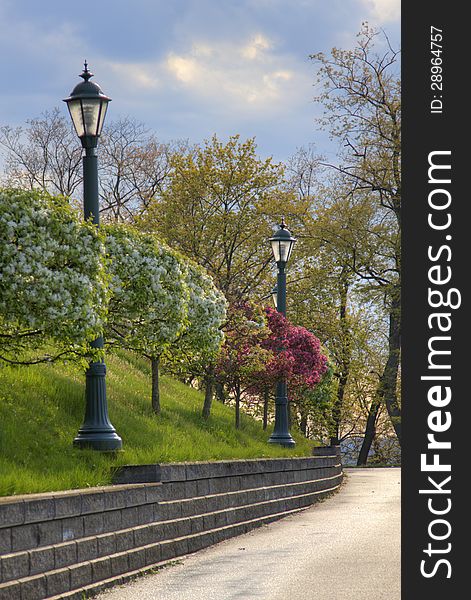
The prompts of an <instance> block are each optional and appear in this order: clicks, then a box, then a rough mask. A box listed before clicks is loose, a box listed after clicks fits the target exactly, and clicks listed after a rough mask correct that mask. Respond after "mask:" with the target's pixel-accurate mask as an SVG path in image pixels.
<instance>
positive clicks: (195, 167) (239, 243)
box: [140, 135, 305, 301]
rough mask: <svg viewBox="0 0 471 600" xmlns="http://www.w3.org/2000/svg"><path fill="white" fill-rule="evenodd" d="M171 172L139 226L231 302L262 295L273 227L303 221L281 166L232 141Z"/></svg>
mask: <svg viewBox="0 0 471 600" xmlns="http://www.w3.org/2000/svg"><path fill="white" fill-rule="evenodd" d="M171 167H172V171H171V174H170V176H169V182H168V185H167V187H166V189H164V190H163V191H162V193H161V194H160V195H157V196H156V197H155V199H154V201H153V202H151V203H150V205H149V209H148V211H147V213H146V214H145V215H143V218H142V219H141V221H140V225H141V226H142V227H143V228H144V229H146V230H151V231H155V232H157V233H158V234H159V235H160V236H161V237H162V238H163V239H164V240H165V241H166V242H167V243H168V244H170V245H171V246H172V247H174V248H176V249H178V250H180V251H181V252H183V253H184V254H185V255H186V256H188V257H190V258H192V259H193V260H195V261H196V262H197V263H198V264H200V265H201V266H203V267H204V268H205V269H206V270H207V272H208V273H209V274H210V275H211V277H213V279H214V281H215V283H216V285H217V287H218V288H219V289H220V290H221V291H222V292H223V293H224V295H225V296H226V298H228V300H229V301H238V300H240V299H246V298H248V296H249V295H250V294H253V293H254V292H257V293H258V295H259V296H260V295H262V296H263V295H265V294H266V288H267V287H268V284H267V283H266V279H267V275H268V266H269V264H270V263H271V260H272V259H271V255H270V249H269V247H268V245H267V243H266V240H267V238H268V237H270V234H271V232H272V226H273V225H274V224H275V223H277V222H278V220H279V218H280V216H281V215H282V214H285V215H286V216H289V217H290V219H291V220H292V221H295V219H297V221H298V222H299V218H298V215H299V214H300V213H301V212H302V211H303V210H304V209H305V206H304V204H303V203H296V202H295V198H294V195H293V194H289V193H288V192H286V191H283V190H282V189H281V185H282V183H283V168H282V166H281V165H279V164H275V163H273V161H272V159H271V158H268V159H264V160H262V159H260V158H259V157H258V156H257V154H256V144H255V140H254V139H248V140H246V141H241V140H240V137H239V136H238V135H235V136H232V137H231V138H230V139H229V141H228V142H227V143H226V144H223V143H222V142H221V141H219V140H218V139H217V137H216V136H214V137H213V138H212V139H211V140H207V141H206V142H205V143H204V144H203V145H202V146H196V147H195V148H192V149H190V150H189V151H187V152H184V153H181V152H180V153H175V154H174V155H173V156H172V159H171ZM295 222H296V221H295ZM293 225H295V223H293Z"/></svg>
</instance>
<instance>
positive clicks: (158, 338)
mask: <svg viewBox="0 0 471 600" xmlns="http://www.w3.org/2000/svg"><path fill="white" fill-rule="evenodd" d="M104 231H105V233H106V249H107V252H108V255H109V258H110V266H109V271H110V276H111V281H110V289H111V298H110V305H109V314H108V322H107V336H106V337H107V340H108V341H109V342H110V343H116V344H118V345H120V346H121V347H123V348H128V349H132V350H135V351H137V352H139V353H141V354H144V355H146V356H149V357H154V356H160V354H162V352H163V350H164V349H165V347H166V346H167V345H169V344H170V343H172V342H173V341H174V340H175V339H176V338H177V336H178V335H179V334H180V333H181V332H182V331H183V329H184V328H185V327H186V320H187V315H188V287H187V284H186V269H187V267H186V265H185V263H184V261H183V260H182V259H181V257H179V256H178V255H177V254H176V253H174V252H172V250H170V248H168V247H167V246H166V245H165V244H163V243H161V242H160V241H159V240H157V239H156V238H155V237H154V236H150V235H147V234H143V233H140V232H138V231H136V230H134V229H133V228H132V227H130V226H126V225H123V224H119V225H118V224H114V225H106V226H104Z"/></svg>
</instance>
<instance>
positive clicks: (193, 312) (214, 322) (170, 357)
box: [164, 261, 227, 377]
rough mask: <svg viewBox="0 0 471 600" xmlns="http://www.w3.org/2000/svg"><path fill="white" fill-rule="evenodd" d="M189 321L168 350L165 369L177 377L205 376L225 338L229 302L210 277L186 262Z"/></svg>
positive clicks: (190, 262)
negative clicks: (224, 327) (224, 331)
mask: <svg viewBox="0 0 471 600" xmlns="http://www.w3.org/2000/svg"><path fill="white" fill-rule="evenodd" d="M186 285H187V288H188V292H189V295H188V318H187V321H186V326H185V327H184V328H183V329H182V330H181V331H180V333H179V335H178V337H177V338H176V339H175V340H174V342H173V343H172V344H170V345H169V347H168V348H167V349H166V351H165V355H164V360H165V365H166V368H167V369H169V370H171V371H172V372H173V373H176V374H180V375H182V374H186V375H189V374H191V375H192V376H193V377H200V376H202V375H203V374H204V373H205V371H206V369H207V367H208V364H209V363H211V362H212V361H213V360H214V358H215V356H216V355H217V353H218V351H219V349H220V346H221V343H222V341H223V338H224V334H223V332H222V325H223V324H224V322H225V320H226V309H227V301H226V299H225V297H224V296H223V294H222V293H221V292H220V291H219V290H218V289H217V288H216V286H215V285H214V282H213V280H212V279H211V277H209V275H208V274H207V273H206V272H205V271H204V269H202V268H201V267H199V266H198V265H197V264H195V263H194V262H192V261H187V270H186Z"/></svg>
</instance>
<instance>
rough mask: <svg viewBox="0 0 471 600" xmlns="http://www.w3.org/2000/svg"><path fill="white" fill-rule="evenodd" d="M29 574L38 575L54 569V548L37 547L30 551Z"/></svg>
mask: <svg viewBox="0 0 471 600" xmlns="http://www.w3.org/2000/svg"><path fill="white" fill-rule="evenodd" d="M29 563H30V567H29V574H30V575H36V574H38V573H45V572H46V571H50V570H51V569H54V548H53V547H52V546H48V547H46V548H37V549H36V550H30V552H29Z"/></svg>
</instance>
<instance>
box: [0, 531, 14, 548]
mask: <svg viewBox="0 0 471 600" xmlns="http://www.w3.org/2000/svg"><path fill="white" fill-rule="evenodd" d="M10 551H11V528H10V527H5V528H2V529H0V554H7V553H8V552H10Z"/></svg>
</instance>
